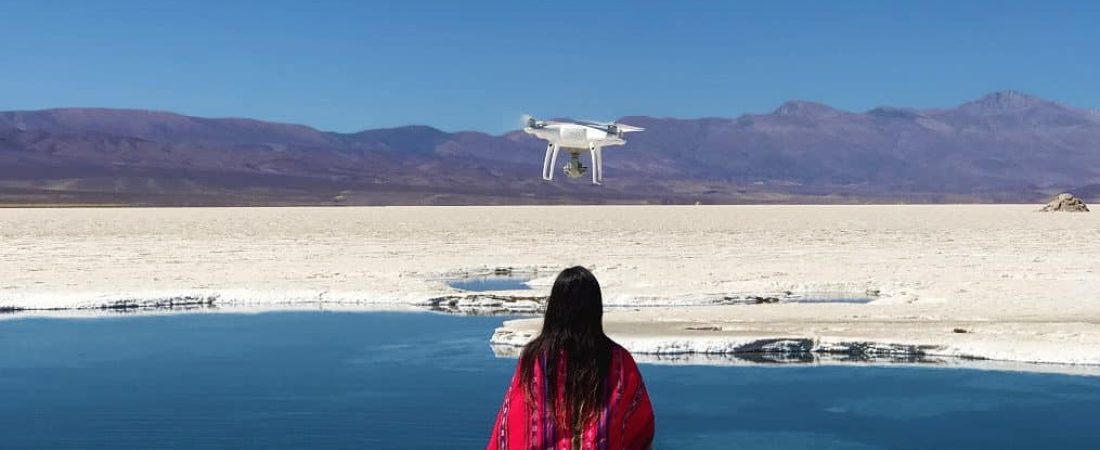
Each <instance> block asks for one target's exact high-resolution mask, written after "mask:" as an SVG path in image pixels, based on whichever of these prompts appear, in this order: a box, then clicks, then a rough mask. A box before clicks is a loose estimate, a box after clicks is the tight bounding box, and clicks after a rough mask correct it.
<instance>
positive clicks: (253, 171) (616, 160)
mask: <svg viewBox="0 0 1100 450" xmlns="http://www.w3.org/2000/svg"><path fill="white" fill-rule="evenodd" d="M619 121H620V122H623V123H627V124H630V125H635V126H641V127H644V128H646V131H645V132H641V133H632V134H631V135H630V136H629V139H628V143H627V144H626V145H625V146H622V147H609V148H608V149H606V150H605V151H604V164H605V180H604V181H605V182H604V185H603V186H592V185H590V184H589V182H588V180H587V179H586V178H581V179H579V180H571V179H568V178H565V177H563V176H560V170H559V172H558V173H559V176H558V177H556V179H555V181H554V182H544V181H542V180H541V178H540V177H539V173H540V169H541V167H540V166H541V164H542V159H543V151H544V149H545V147H544V143H542V142H541V141H537V140H535V139H533V138H531V137H530V136H527V135H526V134H524V133H523V132H522V131H513V132H509V133H505V134H503V135H490V134H485V133H480V132H469V131H467V132H455V133H449V132H444V131H441V130H438V129H435V128H432V127H428V126H419V125H417V126H406V127H399V128H388V129H373V130H366V131H361V132H357V133H335V132H325V131H319V130H317V129H314V128H311V127H308V126H303V125H293V124H283V123H272V122H263V121H258V120H251V119H214V118H200V117H190V116H185V115H180V114H174V113H169V112H157V111H141V110H120V109H98V108H67V109H50V110H41V111H10V112H0V204H7V205H12V204H21V205H27V204H42V205H58V204H98V205H107V204H126V205H331V204H360V205H393V204H527V203H531V204H539V203H664V204H668V203H696V202H699V203H707V204H710V203H773V202H780V203H866V202H870V203H895V202H910V203H937V202H1039V201H1042V200H1044V199H1046V198H1048V197H1050V196H1051V195H1053V194H1056V193H1058V192H1061V191H1067V190H1068V191H1071V192H1074V193H1075V194H1077V195H1078V196H1080V197H1083V198H1085V199H1086V200H1096V199H1098V198H1100V112H1097V111H1091V110H1087V109H1081V108H1075V107H1071V106H1068V105H1063V104H1059V103H1056V102H1052V101H1048V100H1044V99H1041V98H1038V97H1034V96H1029V95H1026V94H1022V93H1018V92H1013V91H1004V92H995V93H992V94H989V95H987V96H984V97H982V98H979V99H977V100H974V101H971V102H967V103H964V104H962V105H959V106H957V107H954V108H946V109H915V108H902V107H879V108H875V109H872V110H869V111H865V112H849V111H842V110H838V109H835V108H832V107H829V106H827V105H824V104H820V103H814V102H807V101H790V102H787V103H784V104H783V105H781V106H779V107H778V108H777V109H775V110H774V111H772V112H769V113H766V114H746V115H742V116H740V117H735V118H702V119H673V118H656V117H646V116H628V117H623V118H620V119H619Z"/></svg>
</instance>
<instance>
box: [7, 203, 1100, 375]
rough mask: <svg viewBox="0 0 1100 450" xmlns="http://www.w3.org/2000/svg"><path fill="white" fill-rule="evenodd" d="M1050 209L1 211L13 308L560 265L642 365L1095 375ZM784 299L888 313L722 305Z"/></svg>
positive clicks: (1064, 239) (249, 295)
mask: <svg viewBox="0 0 1100 450" xmlns="http://www.w3.org/2000/svg"><path fill="white" fill-rule="evenodd" d="M1036 209H1037V207H1036V206H1031V205H1008V206H1002V205H997V206H971V205H966V206H954V205H947V206H578V207H385V208H381V207H379V208H369V207H368V208H173V209H158V208H151V209H134V208H101V209H0V308H4V309H6V310H42V309H65V308H96V307H99V306H103V305H107V304H111V303H112V302H125V301H131V302H141V301H164V300H169V301H171V300H176V301H181V299H192V300H193V299H199V300H201V301H206V300H210V301H212V302H216V304H217V305H219V306H224V307H229V308H230V309H232V308H249V309H261V310H262V309H266V308H288V307H289V308H301V307H311V306H319V307H333V308H340V309H347V308H356V307H362V308H370V309H378V308H383V309H385V308H389V307H392V308H394V309H401V308H407V307H408V305H409V304H416V303H423V302H425V301H427V300H428V299H432V298H437V297H440V296H446V295H454V296H457V297H462V296H468V295H470V294H466V293H462V292H458V291H456V290H454V289H452V288H450V287H448V286H447V285H446V283H445V282H444V280H445V278H446V277H447V276H448V275H449V274H453V273H457V272H462V271H479V270H486V269H492V268H494V267H513V268H517V269H531V270H539V272H538V273H539V275H538V277H537V278H536V279H535V280H534V281H533V282H532V284H533V285H534V286H535V287H536V289H541V291H538V290H536V291H535V292H536V293H544V292H545V291H546V290H547V288H548V285H549V283H550V282H551V281H552V277H553V275H554V274H555V271H556V270H558V269H560V268H562V267H565V266H568V265H573V264H581V265H585V266H587V267H589V268H591V269H593V271H594V272H595V274H596V275H597V277H598V278H599V279H600V282H601V283H602V285H603V287H604V291H605V300H606V302H607V303H608V304H611V305H619V306H621V307H622V308H619V309H615V310H613V311H610V312H609V313H608V314H607V315H606V318H605V321H606V323H607V327H608V330H609V332H611V333H612V334H613V337H615V338H616V339H617V340H619V341H620V342H623V343H624V344H625V345H627V346H628V347H629V348H632V349H634V350H636V351H639V352H647V353H666V354H667V353H685V352H687V353H690V352H703V353H706V352H710V353H722V352H729V351H731V350H732V349H735V348H737V347H739V346H743V345H746V344H751V343H752V342H759V341H760V340H762V339H775V338H786V339H792V340H797V339H806V340H809V341H811V342H812V344H813V345H814V346H816V347H815V348H828V347H829V346H837V345H850V344H851V343H873V344H875V345H883V346H885V347H884V349H885V350H884V351H891V350H890V349H891V348H895V347H897V348H900V347H904V346H910V347H920V348H925V349H926V351H927V352H928V353H930V354H936V355H945V356H968V357H976V358H989V359H994V360H1005V361H1032V362H1052V363H1072V364H1100V215H1098V214H1095V213H1087V214H1042V213H1037V212H1035V210H1036ZM787 292H790V293H792V294H799V293H821V292H830V293H843V294H846V295H847V294H856V295H864V294H867V293H869V294H873V301H872V302H870V303H867V304H760V305H714V304H711V303H721V300H722V299H723V298H728V297H729V296H744V295H762V296H768V295H781V294H784V293H787ZM505 294H516V295H531V294H530V293H528V294H522V293H521V292H511V293H505ZM708 304H709V306H698V305H708ZM387 305H390V306H387ZM683 305H696V306H683ZM630 306H647V307H644V308H642V307H639V308H636V309H635V308H630ZM22 314H25V313H15V314H7V315H5V316H9V317H18V316H20V315H22ZM536 326H537V321H530V320H527V321H512V322H509V323H507V324H506V325H505V326H504V327H502V328H501V329H500V330H498V331H497V333H496V335H495V336H494V338H493V340H494V342H495V343H497V344H502V345H519V344H522V343H523V342H524V341H525V339H527V338H528V337H530V335H531V333H532V332H533V330H534V329H535V327H536ZM689 328H690V329H689ZM962 331H965V332H962ZM890 346H894V347H890Z"/></svg>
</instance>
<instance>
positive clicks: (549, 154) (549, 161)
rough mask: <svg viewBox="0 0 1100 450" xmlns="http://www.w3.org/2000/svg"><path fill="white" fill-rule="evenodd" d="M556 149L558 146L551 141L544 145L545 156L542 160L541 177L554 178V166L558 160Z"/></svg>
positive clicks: (545, 178)
mask: <svg viewBox="0 0 1100 450" xmlns="http://www.w3.org/2000/svg"><path fill="white" fill-rule="evenodd" d="M558 150H560V148H559V147H558V146H557V145H554V144H553V143H551V144H547V145H546V158H544V159H543V160H542V179H543V180H546V181H552V180H553V179H554V166H555V165H556V164H557V162H558Z"/></svg>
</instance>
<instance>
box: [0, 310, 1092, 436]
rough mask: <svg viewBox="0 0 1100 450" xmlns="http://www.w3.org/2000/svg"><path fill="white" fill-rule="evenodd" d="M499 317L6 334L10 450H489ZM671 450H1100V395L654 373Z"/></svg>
mask: <svg viewBox="0 0 1100 450" xmlns="http://www.w3.org/2000/svg"><path fill="white" fill-rule="evenodd" d="M501 320H502V319H501V318H500V317H453V316H444V315H435V314H389V313H364V314H347V313H270V314H259V315H230V314H184V315H173V316H136V317H119V318H112V319H95V320H39V319H30V320H15V321H3V322H0V448H4V449H8V448H11V449H113V450H116V449H246V450H247V449H367V448H370V449H412V448H481V447H483V446H484V443H485V440H486V437H487V434H488V431H489V427H490V425H491V422H492V420H493V416H494V414H495V412H496V408H497V406H498V404H499V401H500V398H501V395H502V394H503V389H504V387H505V385H506V384H507V382H508V381H509V377H510V375H511V371H512V369H513V367H514V365H515V361H514V360H508V359H497V358H495V357H494V356H493V353H492V352H491V350H490V348H489V346H488V344H487V340H488V337H489V334H490V333H491V331H492V329H493V328H494V327H495V326H496V325H498V324H499V323H500V321H501ZM642 370H643V373H644V374H645V376H646V379H647V383H648V386H649V390H650V393H651V394H652V396H653V402H654V407H655V409H656V411H657V427H658V443H657V444H658V445H657V448H660V449H673V448H684V449H708V448H715V449H718V448H751V449H807V448H814V449H929V448H936V449H979V448H997V449H1037V448H1097V442H1100V430H1098V428H1097V427H1096V425H1095V424H1096V420H1097V417H1100V378H1089V377H1074V376H1060V375H1038V374H1026V373H1004V372H981V371H972V370H945V369H916V368H910V367H905V368H902V367H898V368H889V367H887V368H882V367H809V366H778V367H777V366H760V367H736V368H729V367H726V368H723V367H703V366H659V365H643V366H642Z"/></svg>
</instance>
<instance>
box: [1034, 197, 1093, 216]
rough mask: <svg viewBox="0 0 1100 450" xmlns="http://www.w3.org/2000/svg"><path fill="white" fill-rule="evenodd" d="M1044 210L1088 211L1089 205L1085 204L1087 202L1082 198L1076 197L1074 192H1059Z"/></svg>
mask: <svg viewBox="0 0 1100 450" xmlns="http://www.w3.org/2000/svg"><path fill="white" fill-rule="evenodd" d="M1041 211H1043V212H1088V211H1089V207H1088V206H1086V205H1085V202H1083V201H1081V199H1079V198H1077V197H1074V196H1073V194H1070V193H1068V192H1063V193H1061V194H1058V196H1057V197H1055V198H1054V200H1051V201H1050V203H1047V205H1046V206H1044V207H1043V209H1042V210H1041Z"/></svg>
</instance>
